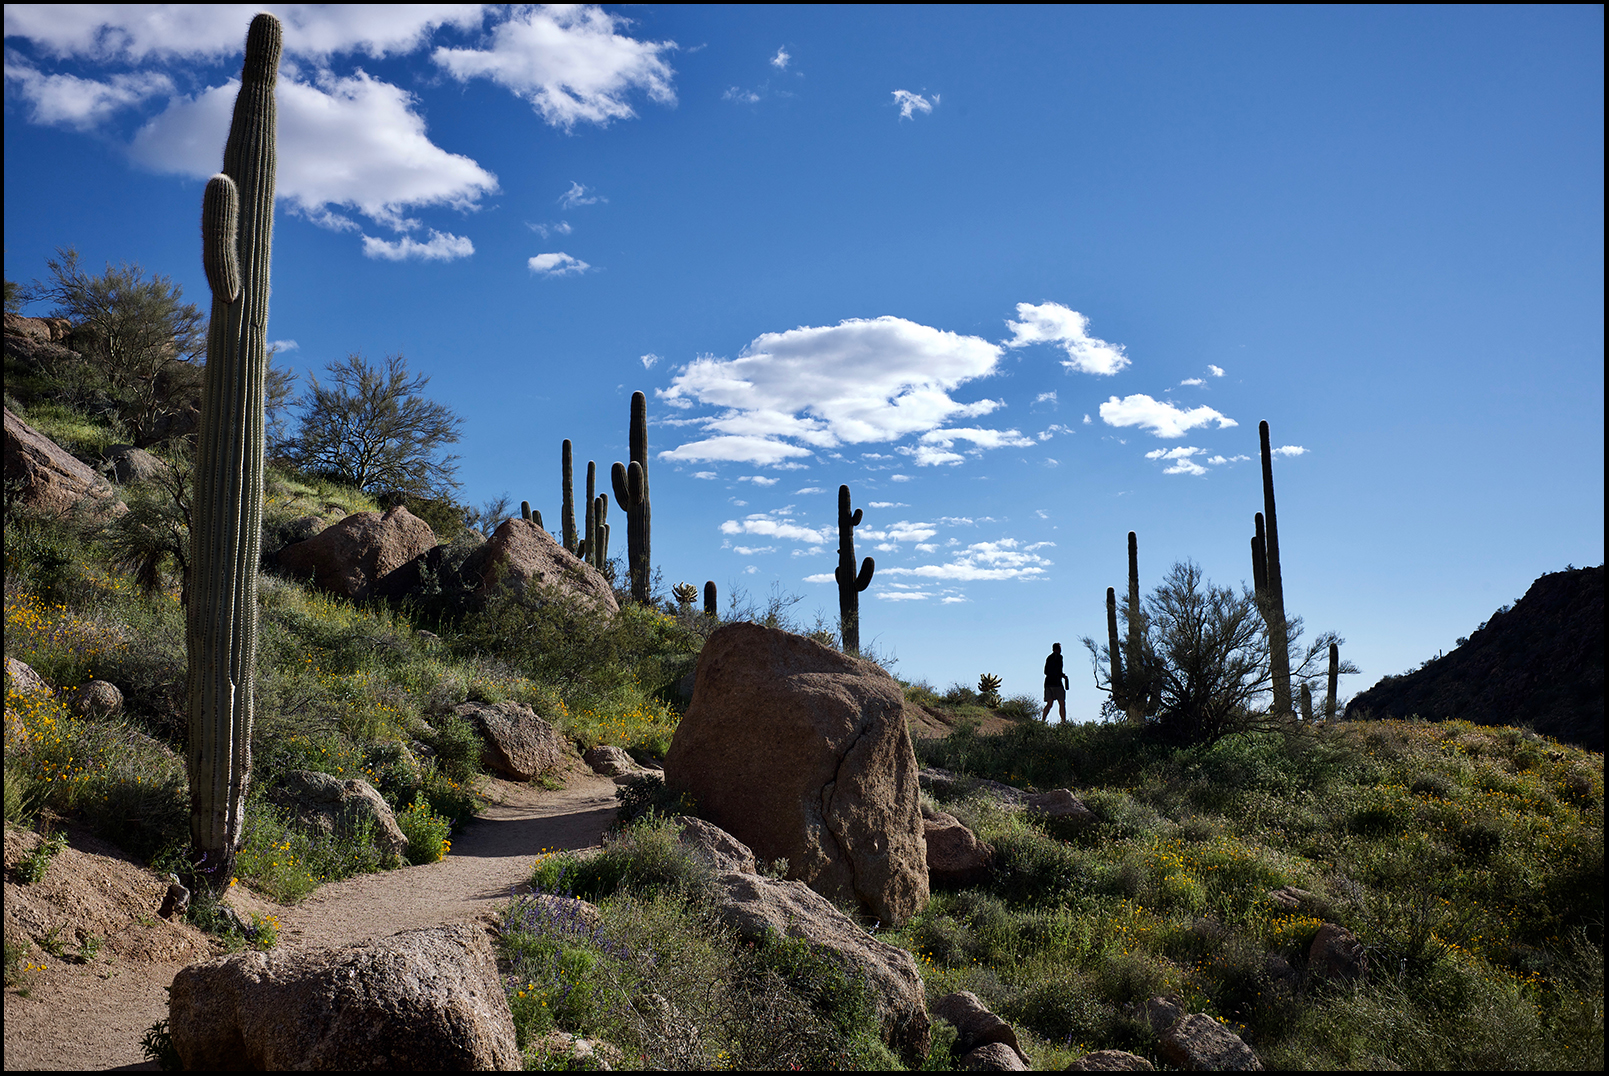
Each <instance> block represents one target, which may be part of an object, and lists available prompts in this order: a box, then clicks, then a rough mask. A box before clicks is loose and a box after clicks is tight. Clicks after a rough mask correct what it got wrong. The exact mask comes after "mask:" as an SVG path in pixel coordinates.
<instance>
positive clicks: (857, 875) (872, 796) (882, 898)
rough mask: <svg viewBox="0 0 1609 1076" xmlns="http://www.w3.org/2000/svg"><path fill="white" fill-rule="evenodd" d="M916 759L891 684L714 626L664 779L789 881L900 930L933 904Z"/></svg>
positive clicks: (793, 645)
mask: <svg viewBox="0 0 1609 1076" xmlns="http://www.w3.org/2000/svg"><path fill="white" fill-rule="evenodd" d="M916 774H917V766H916V756H915V754H914V752H913V751H912V749H911V741H910V736H909V734H908V733H907V731H906V727H905V720H904V696H903V693H902V692H901V690H900V686H899V684H898V683H896V682H895V681H894V678H893V677H891V676H889V675H888V674H887V673H885V672H884V671H883V670H882V669H880V668H878V667H877V666H876V665H873V664H872V663H870V662H867V661H862V660H860V659H857V658H852V657H849V656H847V655H844V654H841V653H839V652H838V651H836V650H833V649H831V648H830V647H826V646H823V645H821V644H820V643H817V642H814V641H813V640H810V639H807V638H804V637H803V636H799V635H793V634H790V633H788V632H784V631H778V630H775V629H772V628H765V627H761V626H760V625H757V624H729V625H726V626H725V627H722V628H719V629H717V630H716V631H715V632H714V634H712V635H711V636H710V638H709V641H708V642H706V643H705V644H704V649H703V652H702V653H701V654H700V655H699V661H698V676H697V688H696V690H695V691H694V694H693V701H692V704H691V705H690V706H689V707H688V709H687V713H686V715H685V716H683V718H682V720H681V723H680V725H679V726H678V727H677V729H676V735H675V738H674V739H673V740H672V742H671V746H670V751H669V752H668V753H667V754H666V756H665V783H666V785H667V786H668V787H669V788H670V789H671V790H672V791H676V792H684V793H690V794H691V795H692V796H693V798H694V800H695V801H696V802H697V803H698V804H699V814H700V815H701V816H702V817H704V818H706V819H708V820H709V821H711V822H713V823H715V824H716V825H717V826H720V827H721V828H722V829H724V830H726V831H727V832H729V833H731V834H732V835H733V836H735V837H737V838H738V839H739V840H740V841H742V842H743V843H744V844H746V845H748V846H749V847H750V848H752V849H753V850H754V853H755V854H756V855H757V856H759V857H760V858H762V859H765V860H777V859H786V860H787V861H788V877H790V878H793V879H797V880H800V881H803V882H805V883H807V884H808V885H809V886H810V887H811V888H812V889H814V890H816V891H817V892H818V893H822V894H825V895H826V896H828V897H830V898H832V899H833V900H837V901H841V902H844V903H849V904H859V905H861V906H862V907H864V908H865V909H866V911H867V912H868V914H869V915H871V916H872V917H874V918H876V919H877V920H879V921H881V922H882V923H884V924H888V925H896V924H899V923H903V922H904V921H905V920H906V919H908V918H909V917H910V916H911V915H913V914H915V913H916V912H917V911H920V910H921V908H922V907H923V906H924V905H926V903H927V899H928V879H927V852H926V842H925V840H924V837H923V827H922V816H921V812H920V810H919V808H918V805H917V776H916Z"/></svg>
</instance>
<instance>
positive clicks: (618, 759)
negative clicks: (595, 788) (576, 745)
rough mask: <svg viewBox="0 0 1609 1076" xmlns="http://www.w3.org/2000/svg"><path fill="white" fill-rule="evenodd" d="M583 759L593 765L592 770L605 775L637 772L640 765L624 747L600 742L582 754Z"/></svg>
mask: <svg viewBox="0 0 1609 1076" xmlns="http://www.w3.org/2000/svg"><path fill="white" fill-rule="evenodd" d="M581 761H583V762H585V763H586V764H587V765H588V766H590V767H592V772H593V773H596V774H598V775H600V776H603V777H623V776H625V775H626V774H628V773H636V772H637V771H638V770H639V769H641V767H640V766H638V765H637V763H636V762H635V761H633V760H632V757H631V756H630V755H628V754H626V751H625V749H624V748H621V747H611V746H609V745H608V744H599V745H598V746H597V747H594V748H592V749H591V750H590V751H588V752H587V753H586V754H584V755H582V756H581Z"/></svg>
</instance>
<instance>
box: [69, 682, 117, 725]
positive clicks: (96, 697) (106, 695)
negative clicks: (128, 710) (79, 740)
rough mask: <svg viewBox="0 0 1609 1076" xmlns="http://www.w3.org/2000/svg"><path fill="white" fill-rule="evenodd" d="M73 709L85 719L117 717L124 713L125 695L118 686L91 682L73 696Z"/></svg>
mask: <svg viewBox="0 0 1609 1076" xmlns="http://www.w3.org/2000/svg"><path fill="white" fill-rule="evenodd" d="M73 709H74V710H77V711H78V713H79V714H80V715H81V716H83V717H90V718H99V717H116V716H117V715H118V714H120V713H122V712H123V693H122V692H121V691H119V690H118V689H117V685H116V684H112V683H108V682H107V681H105V680H91V681H90V682H89V683H87V684H85V685H84V686H83V687H81V688H79V689H78V691H77V692H76V693H75V694H74V695H73Z"/></svg>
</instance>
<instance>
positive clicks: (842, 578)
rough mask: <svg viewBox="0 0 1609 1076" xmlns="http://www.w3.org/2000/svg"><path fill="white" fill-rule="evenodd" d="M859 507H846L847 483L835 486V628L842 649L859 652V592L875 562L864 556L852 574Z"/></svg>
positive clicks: (870, 577)
mask: <svg viewBox="0 0 1609 1076" xmlns="http://www.w3.org/2000/svg"><path fill="white" fill-rule="evenodd" d="M862 511H863V510H862V509H860V508H857V509H855V511H854V512H853V513H851V512H850V511H849V487H848V486H839V487H838V567H837V569H836V570H835V571H834V572H833V578H835V579H837V580H838V630H839V631H840V632H841V633H842V634H843V638H844V653H846V654H859V653H860V592H861V591H863V590H865V589H866V588H867V587H868V586H870V585H871V582H872V572H873V571H875V570H876V567H877V565H876V563H875V562H874V561H873V560H872V558H870V557H867V558H866V559H865V560H864V561H863V562H861V565H860V574H859V575H856V574H855V528H856V527H858V526H860V517H861V513H862Z"/></svg>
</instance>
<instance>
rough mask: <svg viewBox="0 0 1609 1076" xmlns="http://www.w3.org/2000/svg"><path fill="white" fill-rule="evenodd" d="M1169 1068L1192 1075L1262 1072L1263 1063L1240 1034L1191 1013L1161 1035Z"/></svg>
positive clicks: (1198, 1014)
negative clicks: (1198, 1073) (1179, 1069)
mask: <svg viewBox="0 0 1609 1076" xmlns="http://www.w3.org/2000/svg"><path fill="white" fill-rule="evenodd" d="M1161 1051H1162V1056H1163V1058H1164V1059H1165V1060H1166V1061H1167V1062H1168V1064H1170V1065H1176V1066H1178V1067H1179V1068H1181V1069H1187V1070H1189V1071H1192V1072H1260V1071H1262V1067H1263V1066H1262V1062H1260V1061H1258V1060H1257V1055H1256V1054H1254V1053H1252V1050H1251V1047H1250V1046H1247V1045H1246V1044H1245V1043H1244V1042H1243V1041H1241V1038H1240V1036H1239V1035H1236V1034H1235V1033H1234V1032H1233V1031H1230V1030H1229V1029H1228V1028H1226V1027H1224V1026H1223V1025H1222V1024H1220V1023H1219V1022H1218V1021H1216V1020H1214V1019H1213V1018H1212V1017H1210V1016H1208V1015H1206V1014H1205V1013H1191V1014H1189V1015H1188V1016H1185V1017H1183V1018H1182V1019H1180V1020H1179V1021H1178V1022H1177V1023H1176V1024H1174V1025H1173V1026H1172V1027H1171V1028H1169V1029H1168V1031H1167V1032H1166V1033H1165V1034H1163V1035H1162V1042H1161Z"/></svg>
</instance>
